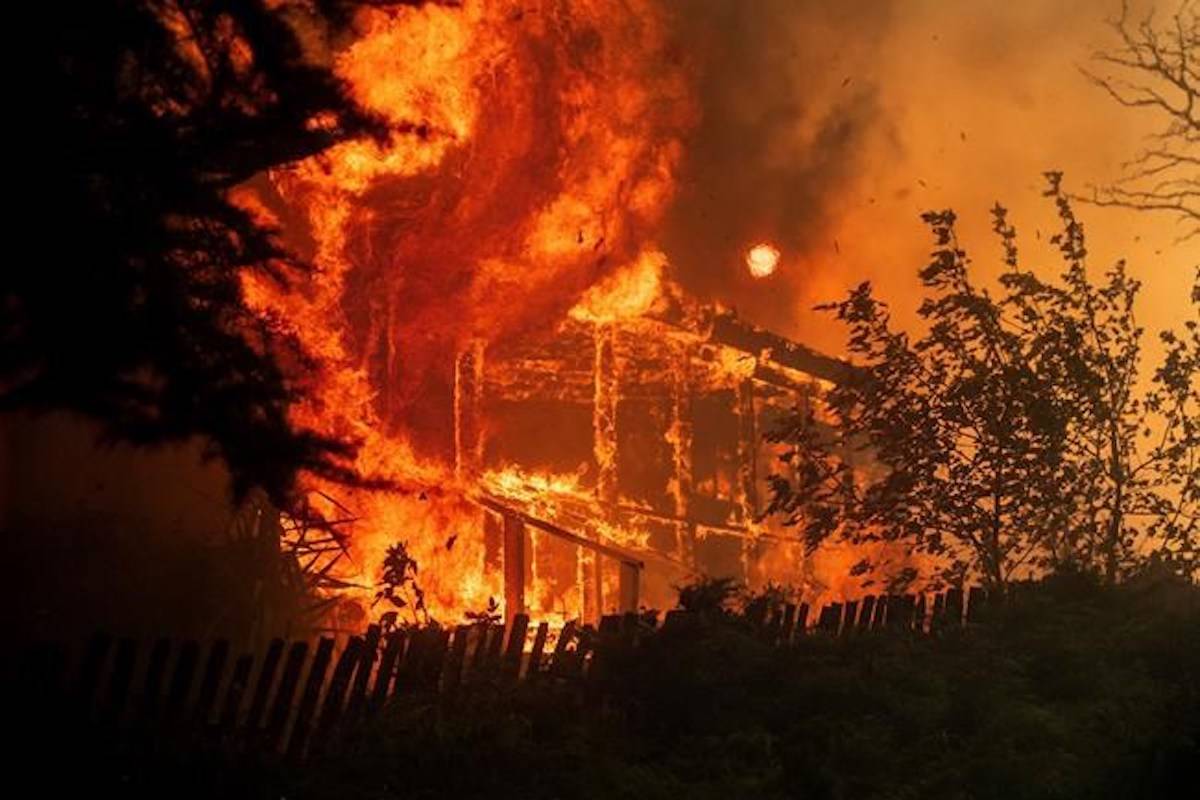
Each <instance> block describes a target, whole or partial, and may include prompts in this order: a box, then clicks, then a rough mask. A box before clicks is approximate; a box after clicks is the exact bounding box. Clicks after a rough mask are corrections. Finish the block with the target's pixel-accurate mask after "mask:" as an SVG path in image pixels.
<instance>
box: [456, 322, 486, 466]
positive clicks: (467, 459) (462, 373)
mask: <svg viewBox="0 0 1200 800" xmlns="http://www.w3.org/2000/svg"><path fill="white" fill-rule="evenodd" d="M483 353H484V350H483V342H481V341H473V342H472V343H471V344H470V346H469V347H468V348H467V349H466V350H464V351H463V352H462V353H459V355H458V360H457V361H456V362H455V365H454V472H455V475H456V476H457V477H458V478H459V479H460V480H461V479H462V478H464V477H466V476H468V475H475V474H477V473H478V472H479V465H480V461H481V460H482V458H483V435H482V434H483V420H482V417H481V407H482V405H483Z"/></svg>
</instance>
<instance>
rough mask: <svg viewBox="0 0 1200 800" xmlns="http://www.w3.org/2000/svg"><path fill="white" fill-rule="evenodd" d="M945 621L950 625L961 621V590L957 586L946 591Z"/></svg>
mask: <svg viewBox="0 0 1200 800" xmlns="http://www.w3.org/2000/svg"><path fill="white" fill-rule="evenodd" d="M946 623H947V624H948V625H951V626H956V625H961V624H962V623H963V591H962V589H960V588H959V587H957V586H955V587H953V588H951V589H948V590H947V591H946Z"/></svg>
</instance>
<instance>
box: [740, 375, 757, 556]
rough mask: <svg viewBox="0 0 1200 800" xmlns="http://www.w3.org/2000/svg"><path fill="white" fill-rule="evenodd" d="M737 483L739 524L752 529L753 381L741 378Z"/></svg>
mask: <svg viewBox="0 0 1200 800" xmlns="http://www.w3.org/2000/svg"><path fill="white" fill-rule="evenodd" d="M737 419H738V483H739V484H740V485H739V487H738V488H739V492H738V494H739V495H740V496H741V506H742V524H743V525H745V526H746V528H747V529H752V524H751V523H752V522H753V521H754V518H755V517H757V516H758V465H757V460H758V420H757V419H756V418H755V413H754V381H753V379H752V378H744V379H743V380H742V381H741V382H740V383H739V384H738V387H737ZM754 545H755V541H754V538H753V536H747V537H746V538H745V539H743V540H742V571H743V574H744V575H745V576H746V577H747V579H749V577H750V565H751V564H752V563H753V562H754V558H753V552H752V549H753V547H754Z"/></svg>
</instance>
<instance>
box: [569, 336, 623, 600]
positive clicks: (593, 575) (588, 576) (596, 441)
mask: <svg viewBox="0 0 1200 800" xmlns="http://www.w3.org/2000/svg"><path fill="white" fill-rule="evenodd" d="M615 340H616V326H614V325H611V324H597V325H596V327H595V366H594V372H593V380H594V395H593V402H592V436H593V439H592V448H593V453H594V455H595V459H596V468H597V474H596V497H597V499H598V500H599V501H600V504H601V506H602V508H603V509H604V511H605V513H606V514H608V513H610V510H611V509H612V508H614V507H615V506H616V505H617V501H618V499H619V491H618V486H617V398H618V392H619V386H618V380H619V378H618V374H617V363H616V353H615V343H616V342H615ZM579 582H580V590H581V594H582V597H583V616H584V619H585V620H589V621H594V622H599V621H600V617H601V616H602V615H603V614H604V584H603V578H602V571H601V562H600V554H599V553H597V552H595V551H594V550H590V549H583V548H581V549H580V552H579Z"/></svg>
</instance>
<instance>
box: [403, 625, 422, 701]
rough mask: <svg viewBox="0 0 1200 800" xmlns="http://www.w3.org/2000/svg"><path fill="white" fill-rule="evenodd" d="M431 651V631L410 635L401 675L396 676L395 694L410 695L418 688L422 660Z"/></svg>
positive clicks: (412, 632)
mask: <svg viewBox="0 0 1200 800" xmlns="http://www.w3.org/2000/svg"><path fill="white" fill-rule="evenodd" d="M428 649H429V630H428V629H427V628H420V629H418V630H414V631H411V632H410V633H409V634H408V647H406V648H405V649H404V656H403V660H402V661H401V663H400V670H399V674H398V675H397V676H396V689H395V694H398V695H399V694H410V693H411V692H413V691H414V690H415V689H416V688H417V682H418V680H419V677H420V670H421V663H422V659H423V658H424V657H425V651H426V650H428Z"/></svg>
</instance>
